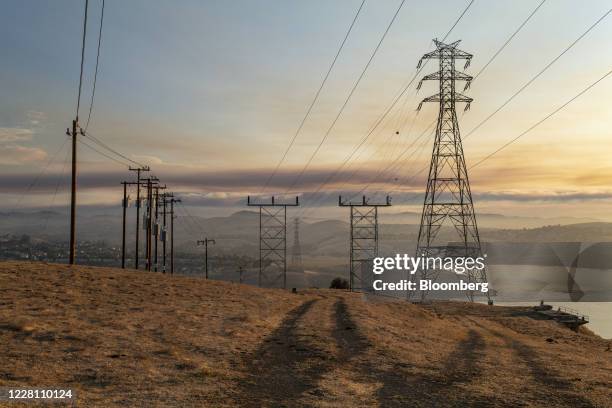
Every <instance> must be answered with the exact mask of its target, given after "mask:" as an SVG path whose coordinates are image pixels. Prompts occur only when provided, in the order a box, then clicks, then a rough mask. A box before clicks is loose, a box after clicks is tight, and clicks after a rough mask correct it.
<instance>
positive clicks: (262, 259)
mask: <svg viewBox="0 0 612 408" xmlns="http://www.w3.org/2000/svg"><path fill="white" fill-rule="evenodd" d="M299 205H300V203H299V199H298V197H295V203H278V202H276V200H275V198H274V196H273V197H272V198H271V200H270V202H266V203H252V202H251V197H250V196H248V197H247V206H249V207H259V277H258V284H259V286H260V287H261V286H265V287H278V286H279V281H281V279H282V287H283V289H286V288H287V207H297V206H299Z"/></svg>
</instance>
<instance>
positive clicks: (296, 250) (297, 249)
mask: <svg viewBox="0 0 612 408" xmlns="http://www.w3.org/2000/svg"><path fill="white" fill-rule="evenodd" d="M291 270H292V271H294V272H304V264H303V263H302V246H301V245H300V218H299V217H295V218H294V219H293V246H292V247H291Z"/></svg>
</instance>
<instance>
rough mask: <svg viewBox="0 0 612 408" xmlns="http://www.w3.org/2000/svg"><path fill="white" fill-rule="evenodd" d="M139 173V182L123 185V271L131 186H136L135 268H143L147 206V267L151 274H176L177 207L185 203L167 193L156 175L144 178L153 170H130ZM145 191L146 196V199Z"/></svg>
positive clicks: (125, 182)
mask: <svg viewBox="0 0 612 408" xmlns="http://www.w3.org/2000/svg"><path fill="white" fill-rule="evenodd" d="M130 171H133V172H135V173H136V181H122V182H121V184H122V185H123V203H122V205H123V219H122V236H121V268H125V259H126V218H127V208H128V207H129V203H130V197H129V195H128V186H135V187H136V200H135V206H136V236H135V241H136V242H135V250H134V268H135V269H139V268H140V255H141V243H140V233H141V231H140V230H141V223H140V221H141V218H140V214H141V208H142V207H143V202H144V204H145V207H144V214H143V218H142V230H143V231H144V232H143V233H144V241H145V254H144V268H145V269H146V270H148V271H155V272H158V271H160V270H161V272H162V273H166V272H167V271H168V269H169V272H170V273H171V274H174V219H175V215H174V204H175V203H179V202H181V200H180V199H179V198H176V197H174V194H173V193H170V192H165V191H164V190H166V185H162V184H161V183H160V182H159V179H158V178H157V177H155V176H149V177H144V175H143V173H146V172H149V171H150V168H149V167H135V168H132V167H130ZM143 192H144V196H143ZM168 227H169V228H170V264H169V268H168V264H167V252H168V251H167V243H168ZM160 242H161V247H162V248H161V264H160V257H159V245H158V244H159V243H160Z"/></svg>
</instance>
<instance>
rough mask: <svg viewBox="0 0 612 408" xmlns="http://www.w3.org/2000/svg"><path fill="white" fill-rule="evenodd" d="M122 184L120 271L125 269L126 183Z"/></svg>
mask: <svg viewBox="0 0 612 408" xmlns="http://www.w3.org/2000/svg"><path fill="white" fill-rule="evenodd" d="M121 184H123V202H122V203H123V219H122V222H121V269H125V213H126V211H127V207H128V197H127V185H128V182H127V181H122V182H121Z"/></svg>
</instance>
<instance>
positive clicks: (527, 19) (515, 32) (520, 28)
mask: <svg viewBox="0 0 612 408" xmlns="http://www.w3.org/2000/svg"><path fill="white" fill-rule="evenodd" d="M544 3H546V0H542V1H541V2H540V4H538V5H537V6H536V8H535V9H533V11H532V12H531V14H529V15H528V16H527V18H526V19H525V20H523V22H522V23H521V25H519V26H518V28H517V29H516V30H514V32H513V33H512V35H510V37H508V39H507V40H506V42H504V43H503V44H502V46H501V47H499V49H498V50H497V51H496V52H495V54H493V56H492V57H491V58H490V59H489V60H488V61H487V63H486V64H484V66H483V67H482V68H480V71H478V73H477V74H476V75H474V77H473V79H472V81H473V80H474V79H476V78H478V76H480V75H481V74H482V73H483V71H484V70H485V69H487V67H488V66H489V65H490V64H491V63H492V62H493V61H494V60H495V58H497V56H498V55H499V54H500V53H501V52H502V51H503V50H504V48H506V46H507V45H508V44H510V41H512V39H513V38H514V37H515V36H516V35H517V34H518V33H519V31H521V30H522V29H523V27H525V25H526V24H527V23H528V22H529V20H531V17H533V16H534V15H535V13H537V11H538V10H539V9H540V7H542V5H543V4H544ZM466 85H467V84H466ZM468 86H469V85H468Z"/></svg>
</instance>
